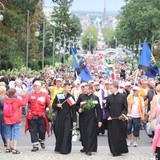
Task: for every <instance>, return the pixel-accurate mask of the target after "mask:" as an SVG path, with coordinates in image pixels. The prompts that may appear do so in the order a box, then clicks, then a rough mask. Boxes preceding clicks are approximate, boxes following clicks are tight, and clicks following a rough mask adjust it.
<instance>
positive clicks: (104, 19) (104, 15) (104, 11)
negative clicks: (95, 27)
mask: <svg viewBox="0 0 160 160" xmlns="http://www.w3.org/2000/svg"><path fill="white" fill-rule="evenodd" d="M105 21H106V0H104V10H103V24H104V23H105Z"/></svg>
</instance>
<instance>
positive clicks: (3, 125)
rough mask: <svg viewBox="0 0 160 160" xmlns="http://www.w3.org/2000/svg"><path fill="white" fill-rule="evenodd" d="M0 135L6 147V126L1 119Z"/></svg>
mask: <svg viewBox="0 0 160 160" xmlns="http://www.w3.org/2000/svg"><path fill="white" fill-rule="evenodd" d="M0 134H1V137H2V140H3V144H4V146H5V145H6V139H5V124H4V121H3V119H1V118H0Z"/></svg>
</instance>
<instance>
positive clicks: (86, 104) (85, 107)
mask: <svg viewBox="0 0 160 160" xmlns="http://www.w3.org/2000/svg"><path fill="white" fill-rule="evenodd" d="M96 104H98V101H97V100H93V99H92V98H91V99H89V100H86V101H84V102H81V104H80V106H81V109H82V111H84V110H90V109H92V108H94V107H95V105H96Z"/></svg>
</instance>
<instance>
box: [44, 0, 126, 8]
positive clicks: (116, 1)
mask: <svg viewBox="0 0 160 160" xmlns="http://www.w3.org/2000/svg"><path fill="white" fill-rule="evenodd" d="M44 3H45V6H52V5H53V3H52V0H44ZM124 4H125V3H124V1H123V0H106V10H107V11H119V10H120V8H121V7H122V6H123V5H124ZM103 5H104V0H74V2H73V6H72V8H71V10H91V11H103V8H104V7H103Z"/></svg>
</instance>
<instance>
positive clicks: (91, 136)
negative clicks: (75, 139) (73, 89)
mask: <svg viewBox="0 0 160 160" xmlns="http://www.w3.org/2000/svg"><path fill="white" fill-rule="evenodd" d="M84 92H85V94H81V95H80V96H79V98H78V100H77V106H78V112H79V113H80V114H81V117H83V119H81V125H80V127H82V128H80V131H81V140H82V144H83V149H81V152H84V153H86V154H87V155H92V152H97V132H98V127H101V125H102V111H101V107H100V103H99V98H98V97H97V96H96V95H94V94H93V86H91V85H86V86H85V87H84ZM88 100H91V101H92V100H93V101H94V102H95V105H93V107H92V106H91V107H90V109H86V108H85V107H86V103H88V102H87V101H88Z"/></svg>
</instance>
